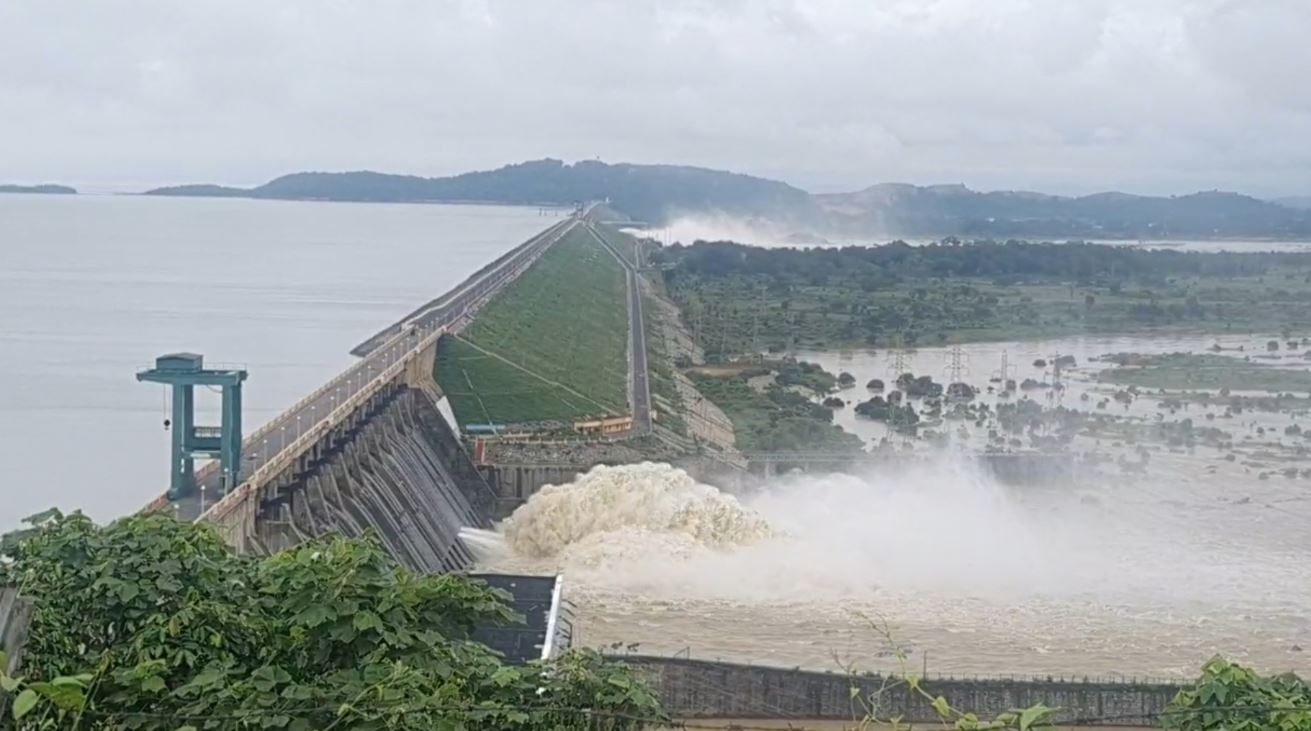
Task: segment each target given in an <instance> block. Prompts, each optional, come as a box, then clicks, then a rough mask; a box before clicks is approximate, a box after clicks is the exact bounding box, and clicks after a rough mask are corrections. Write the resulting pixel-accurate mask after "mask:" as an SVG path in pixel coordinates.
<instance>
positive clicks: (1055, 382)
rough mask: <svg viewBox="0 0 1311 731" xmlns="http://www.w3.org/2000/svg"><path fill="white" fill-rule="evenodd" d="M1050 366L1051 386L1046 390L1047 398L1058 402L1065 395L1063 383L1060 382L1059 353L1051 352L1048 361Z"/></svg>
mask: <svg viewBox="0 0 1311 731" xmlns="http://www.w3.org/2000/svg"><path fill="white" fill-rule="evenodd" d="M1048 362H1049V363H1051V366H1052V387H1051V389H1050V390H1048V391H1047V400H1048V401H1053V402H1060V401H1061V400H1062V399H1063V398H1064V396H1065V385H1064V384H1062V383H1061V354H1060V352H1059V351H1058V352H1056V353H1052V354H1051V356H1050V360H1049V361H1048Z"/></svg>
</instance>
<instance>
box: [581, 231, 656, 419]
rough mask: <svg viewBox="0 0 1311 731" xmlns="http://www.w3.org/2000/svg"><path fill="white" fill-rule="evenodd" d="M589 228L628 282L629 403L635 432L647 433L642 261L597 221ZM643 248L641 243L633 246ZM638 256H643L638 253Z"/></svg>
mask: <svg viewBox="0 0 1311 731" xmlns="http://www.w3.org/2000/svg"><path fill="white" fill-rule="evenodd" d="M587 231H588V232H589V233H591V234H592V238H595V239H596V240H597V242H598V243H600V244H601V245H602V246H604V247H605V248H606V249H607V250H608V251H609V252H610V253H611V254H613V255H614V257H615V258H616V259H618V260H619V264H620V265H621V266H623V268H624V274H625V277H626V281H627V286H628V337H629V349H628V385H629V390H630V394H629V397H628V404H629V406H630V407H631V408H632V410H633V433H634V434H646V433H649V432H650V431H651V425H652V423H651V381H650V372H649V369H648V367H647V358H646V319H645V318H644V317H643V315H642V283H641V281H640V280H639V279H638V277H639V276H641V275H640V274H638V267H639V266H640V265H641V262H640V261H639V262H637V263H636V265H635V264H634V262H632V261H629V259H628V257H626V256H624V255H623V254H621V253H620V252H619V251H617V250H615V247H614V246H612V245H611V244H610V242H609V241H608V240H606V238H605V237H604V236H602V235H601V234H600V233H599V232H597V230H596V225H595V224H592V223H588V224H587ZM634 251H635V252H640V251H641V249H640V248H639V247H634ZM635 256H641V254H640V253H636V254H635Z"/></svg>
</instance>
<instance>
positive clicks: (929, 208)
mask: <svg viewBox="0 0 1311 731" xmlns="http://www.w3.org/2000/svg"><path fill="white" fill-rule="evenodd" d="M815 200H816V202H817V203H818V205H819V206H820V208H822V209H823V211H824V217H825V219H826V220H827V222H828V224H829V225H830V226H831V227H832V228H831V230H833V231H837V232H845V233H855V234H868V233H883V234H886V235H890V236H934V237H936V236H948V235H954V236H969V237H979V238H1115V239H1122V238H1144V239H1159V238H1221V237H1252V238H1267V237H1269V238H1306V237H1309V236H1311V211H1306V210H1299V209H1297V208H1294V207H1291V206H1287V205H1280V204H1278V203H1272V202H1269V201H1263V200H1258V199H1256V198H1252V197H1250V196H1246V195H1240V194H1238V193H1225V192H1220V191H1209V192H1201V193H1193V194H1191V195H1181V196H1168V197H1165V196H1160V197H1157V196H1140V195H1129V194H1127V193H1097V194H1095V195H1087V196H1082V197H1077V198H1076V197H1065V196H1056V195H1046V194H1043V193H1031V192H1026V191H995V192H988V193H982V192H978V191H973V190H970V189H969V188H966V187H965V186H963V185H932V186H926V187H920V186H914V185H904V184H896V183H892V184H882V185H875V186H872V187H870V188H866V189H865V190H862V191H859V192H856V193H840V194H834V195H817V196H815Z"/></svg>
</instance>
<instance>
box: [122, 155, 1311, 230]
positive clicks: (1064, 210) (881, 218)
mask: <svg viewBox="0 0 1311 731" xmlns="http://www.w3.org/2000/svg"><path fill="white" fill-rule="evenodd" d="M148 194H149V195H174V196H227V197H232V196H238V197H248V198H279V199H298V200H331V201H386V202H416V203H417V202H479V203H505V204H514V205H561V206H568V205H572V204H573V203H576V202H580V201H589V200H600V199H605V198H609V199H610V206H611V208H613V209H614V210H615V211H617V212H619V213H622V214H625V215H627V216H630V217H632V218H634V219H636V220H639V221H647V222H650V223H654V224H660V223H664V222H667V221H668V220H670V219H671V218H673V217H676V216H678V215H679V214H686V213H691V214H696V213H714V214H726V215H728V216H734V217H739V218H747V219H763V220H767V221H768V222H770V223H772V224H774V227H775V228H783V229H786V230H788V231H790V232H793V233H796V234H800V235H803V236H805V235H818V236H821V237H823V236H831V235H838V236H843V237H850V236H857V237H869V238H884V239H887V238H896V237H934V238H937V237H942V236H960V237H969V238H1000V239H1006V238H1031V239H1032V238H1060V239H1067V238H1086V239H1097V238H1115V239H1126V238H1127V239H1139V238H1142V239H1162V238H1284V239H1290V238H1300V239H1307V238H1311V210H1308V209H1302V208H1298V207H1296V206H1293V205H1286V204H1282V203H1283V202H1271V201H1263V200H1258V199H1256V198H1252V197H1249V196H1245V195H1240V194H1238V193H1224V192H1218V191H1211V192H1202V193H1193V194H1191V195H1181V196H1168V197H1167V196H1158V197H1153V196H1139V195H1129V194H1126V193H1099V194H1096V195H1088V196H1082V197H1065V196H1056V195H1047V194H1044V193H1030V192H1024V191H995V192H986V193H985V192H978V191H974V190H970V189H969V188H966V187H965V186H963V185H933V186H926V187H921V186H915V185H906V184H900V183H885V184H880V185H875V186H872V187H870V188H866V189H865V190H861V191H858V192H855V193H838V194H824V195H811V194H810V193H807V192H806V191H804V190H801V189H800V188H795V187H793V186H791V185H788V184H786V183H782V182H778V181H775V180H767V179H765V178H758V177H753V176H750V175H741V174H738V173H731V172H726V171H722V170H709V169H707V168H698V167H687V166H680V165H634V164H628V163H620V164H614V165H611V164H607V163H603V162H599V161H584V162H577V163H573V164H566V163H564V162H561V161H560V160H552V159H545V160H535V161H531V162H524V163H519V164H516V165H507V166H505V167H502V168H497V169H496V170H485V171H479V172H471V173H464V174H462V175H455V176H451V177H445V178H424V177H417V176H412V175H389V174H385V173H376V172H368V171H362V172H348V173H319V172H311V173H294V174H292V175H284V176H282V177H280V178H277V179H274V180H271V181H269V182H268V183H265V184H264V185H260V186H256V187H254V188H228V187H222V186H217V185H182V186H176V187H170V188H158V189H156V190H152V191H148Z"/></svg>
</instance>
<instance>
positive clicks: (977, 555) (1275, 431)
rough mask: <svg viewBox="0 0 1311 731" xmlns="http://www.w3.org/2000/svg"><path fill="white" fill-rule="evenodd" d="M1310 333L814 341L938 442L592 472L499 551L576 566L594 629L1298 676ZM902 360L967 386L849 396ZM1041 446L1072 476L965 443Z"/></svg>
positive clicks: (604, 637)
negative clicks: (906, 409)
mask: <svg viewBox="0 0 1311 731" xmlns="http://www.w3.org/2000/svg"><path fill="white" fill-rule="evenodd" d="M1272 343H1275V344H1274V345H1272ZM1272 348H1274V349H1272ZM1306 352H1307V347H1306V345H1304V344H1303V343H1302V341H1300V340H1296V341H1291V342H1290V340H1289V339H1286V338H1282V337H1280V336H1278V335H1275V336H1219V337H1217V336H1213V335H1192V336H1171V337H1130V336H1123V337H1071V338H1056V339H1048V340H1039V341H1010V342H995V343H973V344H967V345H961V346H955V347H934V348H919V349H914V350H911V349H899V350H891V351H888V350H870V349H861V350H844V351H809V352H801V353H798V354H797V356H798V358H800V359H802V360H804V361H809V362H813V363H816V364H819V365H820V366H822V367H823V369H824V370H825V371H826V372H828V373H830V374H834V375H838V377H839V381H838V382H839V383H841V382H846V383H850V384H851V385H850V386H848V387H845V388H843V387H836V389H835V391H834V392H833V393H832V394H830V395H827V396H824V397H821V396H820V395H819V394H818V393H814V392H809V393H808V398H810V399H812V400H813V401H816V402H818V401H820V400H821V398H829V399H833V398H837V399H840V400H841V405H840V406H838V407H836V408H834V409H833V411H834V417H833V418H834V423H835V424H837V425H838V426H840V427H841V428H842V429H843V431H845V432H847V433H849V434H854V435H857V436H858V437H859V438H860V440H861V442H862V446H863V448H864V450H866V451H870V452H879V451H883V452H891V453H894V454H899V453H902V452H907V451H908V452H910V453H913V454H919V455H922V456H924V457H926V459H925V460H922V461H917V462H914V463H909V462H906V463H902V464H901V466H898V467H893V466H890V464H893V463H895V462H893V463H880V462H870V463H869V464H868V465H867V466H865V467H863V468H860V469H857V470H855V473H854V474H824V473H822V472H820V471H815V470H811V471H809V472H806V473H792V474H783V475H778V476H776V477H774V478H772V479H771V480H770V481H769V482H768V483H767V484H765V485H764V486H763V487H762V488H760V489H758V490H750V491H744V492H740V493H739V494H737V495H734V496H729V495H726V494H725V493H723V492H721V491H719V490H717V489H715V488H713V487H709V486H705V485H700V484H697V483H696V482H695V481H694V480H692V479H691V478H690V477H688V476H687V475H686V474H684V473H682V472H680V471H678V470H674V469H672V468H669V467H667V466H663V465H631V466H625V467H609V468H607V467H598V468H596V469H595V470H594V471H593V472H591V473H589V474H588V475H587V476H585V477H583V478H580V480H579V481H578V482H576V483H574V484H571V485H566V486H560V487H553V488H547V489H546V490H545V491H544V492H543V493H542V494H540V495H539V496H537V497H535V498H533V499H532V500H530V501H529V503H528V504H527V505H526V506H525V507H524V508H521V509H520V512H519V513H516V515H515V516H514V517H513V518H512V519H511V521H509V522H508V523H507V524H506V525H505V526H503V527H502V531H503V532H504V535H505V537H504V538H501V539H498V538H497V537H495V536H493V537H490V538H487V542H488V543H490V544H491V545H492V547H491V548H488V547H487V546H484V550H485V551H490V553H488V554H487V555H488V556H489V558H486V559H485V561H487V562H488V563H489V564H490V565H499V566H502V567H508V568H514V567H517V568H532V569H534V570H563V571H564V573H565V575H566V576H567V577H568V580H569V582H570V583H569V587H570V592H569V594H570V597H571V598H572V600H573V601H574V602H575V604H576V606H577V608H576V615H577V616H576V621H577V631H578V638H579V639H580V641H582V642H583V643H584V644H587V645H592V646H604V647H612V646H619V647H632V648H634V651H641V652H649V653H656V654H676V653H678V654H683V655H690V656H691V657H694V658H695V657H700V658H712V659H713V658H722V659H726V660H736V661H742V662H751V663H760V664H769V665H781V666H799V667H805V668H813V669H820V670H825V669H830V670H838V669H839V667H840V666H842V665H847V664H853V663H854V664H855V665H856V666H858V667H861V668H865V669H895V668H896V667H897V666H898V665H899V664H900V663H899V662H898V661H897V660H896V659H895V657H894V653H893V652H892V647H891V645H890V643H889V639H888V636H887V635H890V636H891V638H892V640H893V641H894V642H895V643H896V644H897V645H898V646H900V647H902V648H903V649H905V650H906V651H907V652H908V655H909V659H908V660H907V662H908V663H911V664H913V665H914V666H915V667H916V669H924V668H927V669H928V671H929V672H930V673H935V672H936V673H943V674H996V673H1001V674H1021V675H1023V674H1034V675H1047V674H1052V675H1066V676H1069V675H1089V676H1105V675H1117V676H1118V675H1123V676H1138V677H1144V676H1150V677H1168V678H1187V677H1190V676H1192V675H1193V674H1195V672H1196V668H1197V667H1199V666H1200V664H1201V663H1202V662H1204V661H1205V660H1206V659H1207V658H1208V657H1210V656H1211V655H1213V654H1216V653H1220V652H1223V653H1226V654H1228V655H1230V656H1233V657H1235V658H1237V659H1240V660H1243V661H1246V662H1249V663H1251V664H1253V665H1255V666H1257V667H1260V668H1265V669H1269V670H1286V669H1302V670H1305V669H1308V668H1311V661H1309V660H1308V655H1307V654H1306V653H1305V652H1304V651H1303V648H1304V647H1311V616H1309V615H1308V612H1307V611H1306V609H1305V607H1306V606H1308V604H1309V603H1311V562H1309V561H1308V559H1311V536H1309V535H1308V534H1307V532H1306V530H1305V528H1306V526H1307V525H1308V524H1311V523H1308V521H1311V491H1309V490H1308V486H1309V485H1311V460H1308V459H1307V456H1308V450H1307V448H1306V440H1305V439H1304V438H1303V436H1302V431H1301V429H1302V427H1303V426H1304V425H1307V426H1308V427H1311V424H1307V423H1306V420H1307V419H1308V416H1307V412H1308V409H1309V408H1311V391H1309V390H1308V389H1307V386H1305V385H1302V384H1304V383H1305V382H1306V380H1305V379H1308V378H1311V365H1309V364H1311V361H1308V360H1307V359H1306V358H1304V357H1303V356H1304V354H1305V353H1306ZM1058 362H1059V363H1060V364H1061V365H1060V366H1059V367H1058V366H1056V365H1055V364H1056V363H1058ZM1183 366H1186V367H1183ZM1181 368H1182V373H1183V374H1184V375H1182V376H1181V375H1180V370H1181ZM899 373H913V374H915V375H916V376H918V377H921V378H922V377H923V376H929V377H930V380H932V381H933V382H935V383H937V384H940V386H939V387H940V388H941V387H942V384H946V385H949V384H951V383H952V382H961V383H966V384H969V385H970V386H971V389H970V390H971V391H972V392H973V396H972V398H968V399H967V398H948V397H947V396H946V394H945V393H944V394H943V395H941V396H937V397H932V396H919V397H910V396H907V397H905V401H904V403H905V404H906V405H908V406H910V407H911V409H912V410H914V411H915V413H916V414H917V416H918V422H917V423H916V425H915V428H914V429H913V430H908V429H906V428H904V426H901V425H897V424H895V423H893V424H890V423H889V422H888V421H887V420H886V419H884V420H876V419H871V418H868V417H866V416H862V415H860V414H858V413H857V411H856V408H855V407H856V406H857V405H859V404H861V403H862V402H869V401H870V400H871V399H873V398H875V397H876V396H880V395H881V396H882V397H884V400H886V397H888V396H889V394H890V392H892V391H894V390H896V389H897V386H896V383H897V380H898V375H899ZM841 374H849V377H845V376H842V375H841ZM1234 379H1237V380H1236V381H1235V380H1234ZM876 381H878V382H882V388H881V389H880V388H870V386H872V385H876V384H875V382H876ZM1008 381H1010V382H1013V383H1012V384H1011V385H1012V386H1013V388H1009V389H1008V388H1007V385H1008V384H1007V382H1008ZM903 383H904V382H903ZM1208 386H1209V387H1210V388H1208ZM1295 386H1296V387H1298V388H1297V389H1296V390H1295V389H1294V387H1295ZM1162 389H1164V390H1162ZM795 390H798V392H799V393H807V392H806V391H805V389H804V388H801V389H795ZM830 403H832V401H830ZM1035 451H1043V452H1048V453H1054V454H1063V455H1067V456H1068V458H1069V460H1070V462H1071V465H1072V469H1071V472H1070V476H1069V477H1068V478H1061V479H1051V480H1047V481H1039V482H1036V483H1033V482H1031V483H1029V484H1023V485H1013V484H1006V483H1004V482H1002V481H999V480H998V479H996V478H995V477H994V476H993V475H992V474H991V473H990V472H989V471H988V470H986V469H984V468H982V467H981V466H980V465H979V463H978V461H977V460H976V459H974V457H973V456H974V455H978V454H980V453H985V452H1000V453H1006V452H1010V453H1033V452H1035Z"/></svg>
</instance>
